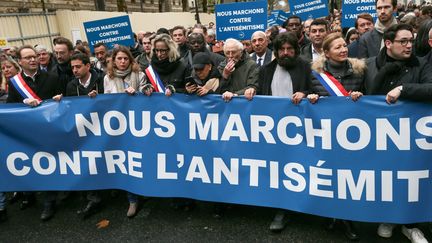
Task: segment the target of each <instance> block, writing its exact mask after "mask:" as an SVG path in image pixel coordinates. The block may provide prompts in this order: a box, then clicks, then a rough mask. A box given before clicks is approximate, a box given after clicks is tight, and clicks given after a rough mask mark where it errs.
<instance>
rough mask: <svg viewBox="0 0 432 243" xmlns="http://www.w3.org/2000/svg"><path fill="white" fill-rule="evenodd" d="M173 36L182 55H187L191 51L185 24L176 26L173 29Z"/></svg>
mask: <svg viewBox="0 0 432 243" xmlns="http://www.w3.org/2000/svg"><path fill="white" fill-rule="evenodd" d="M171 37H172V39H173V41H174V42H175V43H177V46H178V51H179V53H180V57H184V56H186V54H187V53H188V51H189V46H188V44H187V38H186V29H185V27H183V26H180V25H177V26H174V28H172V30H171Z"/></svg>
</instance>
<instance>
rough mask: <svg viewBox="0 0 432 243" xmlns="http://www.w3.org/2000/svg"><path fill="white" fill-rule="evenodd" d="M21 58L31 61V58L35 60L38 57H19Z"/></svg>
mask: <svg viewBox="0 0 432 243" xmlns="http://www.w3.org/2000/svg"><path fill="white" fill-rule="evenodd" d="M21 59H24V60H26V61H31V60H32V59H34V60H36V59H38V57H37V56H28V57H21Z"/></svg>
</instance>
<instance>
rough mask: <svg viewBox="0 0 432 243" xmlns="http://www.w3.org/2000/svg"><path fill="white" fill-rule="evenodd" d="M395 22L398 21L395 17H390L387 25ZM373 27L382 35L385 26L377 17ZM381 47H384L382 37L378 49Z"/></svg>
mask: <svg viewBox="0 0 432 243" xmlns="http://www.w3.org/2000/svg"><path fill="white" fill-rule="evenodd" d="M397 23H398V22H397V20H396V19H395V17H392V21H391V24H390V25H389V27H390V26H393V25H395V24H397ZM375 29H376V30H377V31H378V33H380V34H382V35H383V34H384V31H385V30H386V29H387V27H386V26H385V25H384V24H383V23H381V22H380V21H379V19H377V21H376V22H375ZM383 47H384V39H382V40H381V48H380V49H382V48H383Z"/></svg>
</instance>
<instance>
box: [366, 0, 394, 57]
mask: <svg viewBox="0 0 432 243" xmlns="http://www.w3.org/2000/svg"><path fill="white" fill-rule="evenodd" d="M375 7H376V11H377V15H378V19H377V21H376V23H375V28H374V29H373V30H372V31H369V32H366V33H365V34H364V35H362V36H361V37H360V39H359V44H358V58H369V57H374V56H376V55H378V53H379V51H380V49H381V48H383V47H384V42H383V33H384V31H385V30H386V29H388V28H389V27H390V26H392V25H395V24H397V20H396V19H395V18H394V16H393V12H394V11H396V7H397V0H376V2H375Z"/></svg>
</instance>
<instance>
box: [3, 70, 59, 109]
mask: <svg viewBox="0 0 432 243" xmlns="http://www.w3.org/2000/svg"><path fill="white" fill-rule="evenodd" d="M21 74H22V77H23V79H24V81H25V82H26V84H27V85H28V86H29V87H30V88H31V89H32V90H33V91H34V92H35V93H36V95H37V96H39V98H41V99H42V100H46V99H51V98H52V97H53V96H54V95H58V94H61V93H62V90H63V89H62V87H61V86H60V82H59V80H58V77H57V75H54V74H51V73H47V72H42V71H41V70H38V73H37V74H36V76H35V81H33V80H32V79H31V78H30V77H26V76H25V75H24V73H23V72H21ZM23 100H24V97H22V96H21V94H20V93H19V92H18V91H17V90H16V89H15V87H14V86H13V84H12V83H11V82H10V81H9V96H8V98H7V101H6V102H7V103H20V102H23Z"/></svg>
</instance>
